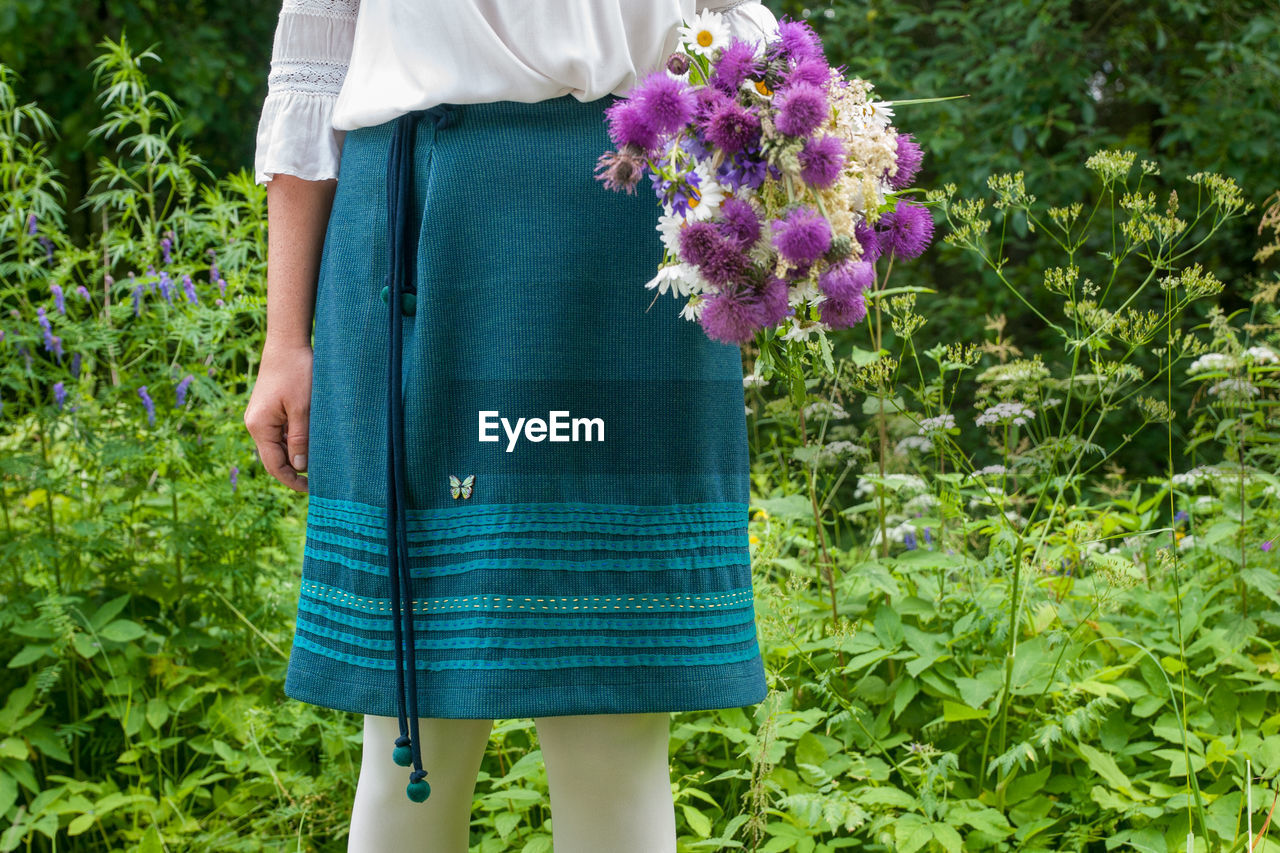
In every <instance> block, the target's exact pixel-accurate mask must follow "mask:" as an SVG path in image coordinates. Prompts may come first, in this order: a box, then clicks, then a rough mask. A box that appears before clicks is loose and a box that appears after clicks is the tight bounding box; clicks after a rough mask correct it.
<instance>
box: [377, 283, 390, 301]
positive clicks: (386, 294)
mask: <svg viewBox="0 0 1280 853" xmlns="http://www.w3.org/2000/svg"><path fill="white" fill-rule="evenodd" d="M379 295H380V296H381V297H382V301H383V302H388V301H389V300H390V299H391V286H390V285H387V284H384V285H382V293H381V294H379Z"/></svg>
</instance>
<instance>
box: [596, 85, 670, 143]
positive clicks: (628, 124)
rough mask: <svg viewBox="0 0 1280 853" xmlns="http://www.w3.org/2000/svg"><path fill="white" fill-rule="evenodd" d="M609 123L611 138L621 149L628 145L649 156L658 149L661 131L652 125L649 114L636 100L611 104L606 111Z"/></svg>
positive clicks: (631, 99)
mask: <svg viewBox="0 0 1280 853" xmlns="http://www.w3.org/2000/svg"><path fill="white" fill-rule="evenodd" d="M604 114H605V116H606V117H607V119H608V122H609V138H610V139H612V140H613V143H614V145H616V146H617V147H618V148H619V149H621V148H624V147H625V146H627V145H631V146H634V147H635V148H638V149H640V153H641V154H643V155H648V154H649V153H651V152H652V151H653V149H655V148H657V147H658V139H659V136H660V133H661V132H660V131H659V130H658V128H656V127H654V126H653V125H652V124H650V123H649V122H650V116H649V114H648V113H647V112H646V111H645V110H644V109H642V108H641V106H640V102H639V101H637V100H636V99H635V98H624V99H622V100H619V101H617V102H616V103H614V104H611V105H610V106H609V107H608V108H607V109H606V110H605V111H604Z"/></svg>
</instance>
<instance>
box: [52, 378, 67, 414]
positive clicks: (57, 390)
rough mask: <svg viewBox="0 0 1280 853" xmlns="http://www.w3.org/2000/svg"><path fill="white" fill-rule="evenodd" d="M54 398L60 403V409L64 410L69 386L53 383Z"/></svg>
mask: <svg viewBox="0 0 1280 853" xmlns="http://www.w3.org/2000/svg"><path fill="white" fill-rule="evenodd" d="M53 397H54V399H55V400H57V401H58V408H59V409H61V408H62V404H63V402H64V401H65V400H66V399H67V386H66V385H65V384H64V383H62V382H55V383H53Z"/></svg>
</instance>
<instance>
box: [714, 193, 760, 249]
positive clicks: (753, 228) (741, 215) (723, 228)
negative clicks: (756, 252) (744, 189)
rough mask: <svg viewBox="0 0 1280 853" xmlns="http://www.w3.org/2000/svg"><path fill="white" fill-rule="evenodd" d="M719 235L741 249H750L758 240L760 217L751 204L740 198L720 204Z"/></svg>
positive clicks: (727, 199) (730, 199) (728, 199)
mask: <svg viewBox="0 0 1280 853" xmlns="http://www.w3.org/2000/svg"><path fill="white" fill-rule="evenodd" d="M720 216H721V221H720V227H719V231H720V234H721V235H722V236H724V237H726V238H728V239H730V240H732V241H734V242H735V243H737V244H738V246H739V247H741V248H750V247H751V246H754V245H755V243H756V241H757V240H759V239H760V217H759V216H758V215H756V211H755V208H753V207H752V206H751V203H750V202H748V201H746V200H744V199H740V198H726V199H725V200H724V201H722V202H720Z"/></svg>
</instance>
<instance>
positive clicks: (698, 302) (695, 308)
mask: <svg viewBox="0 0 1280 853" xmlns="http://www.w3.org/2000/svg"><path fill="white" fill-rule="evenodd" d="M705 307H707V302H706V300H705V299H690V300H689V301H688V302H686V303H685V306H684V307H683V308H681V309H680V316H681V317H683V318H684V319H686V320H692V321H693V322H695V323H696V322H697V321H698V318H699V317H701V316H702V309H703V308H705Z"/></svg>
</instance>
